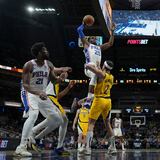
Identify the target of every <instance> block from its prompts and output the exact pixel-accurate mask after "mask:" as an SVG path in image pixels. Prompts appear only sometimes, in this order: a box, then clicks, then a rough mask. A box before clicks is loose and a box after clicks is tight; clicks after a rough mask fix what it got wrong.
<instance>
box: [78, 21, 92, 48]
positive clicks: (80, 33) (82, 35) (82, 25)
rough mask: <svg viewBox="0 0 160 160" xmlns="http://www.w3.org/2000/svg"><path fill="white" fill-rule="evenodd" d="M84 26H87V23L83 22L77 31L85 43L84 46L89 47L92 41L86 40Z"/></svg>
mask: <svg viewBox="0 0 160 160" xmlns="http://www.w3.org/2000/svg"><path fill="white" fill-rule="evenodd" d="M84 27H85V24H84V23H82V24H81V25H80V26H79V27H78V28H77V32H78V35H79V38H80V39H81V41H82V43H83V46H84V48H87V47H88V46H89V44H90V43H89V42H88V41H87V40H86V38H85V35H84V33H83V30H84Z"/></svg>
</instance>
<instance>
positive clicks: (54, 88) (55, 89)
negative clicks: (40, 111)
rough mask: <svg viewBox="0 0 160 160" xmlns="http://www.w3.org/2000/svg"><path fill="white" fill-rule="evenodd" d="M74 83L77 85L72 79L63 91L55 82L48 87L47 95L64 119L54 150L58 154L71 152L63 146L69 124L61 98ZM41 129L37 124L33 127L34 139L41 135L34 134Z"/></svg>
mask: <svg viewBox="0 0 160 160" xmlns="http://www.w3.org/2000/svg"><path fill="white" fill-rule="evenodd" d="M74 85H75V81H70V82H69V84H68V86H67V87H66V88H65V89H64V90H63V91H61V92H59V84H58V83H56V84H53V83H51V82H49V84H48V86H47V88H46V94H47V96H48V97H49V99H50V100H51V101H52V103H53V105H54V106H55V107H56V108H58V109H59V111H60V112H61V117H62V120H63V122H62V124H61V125H60V126H59V137H58V145H57V148H56V149H55V150H54V153H55V154H56V155H66V154H67V155H68V154H69V152H68V151H66V150H64V148H63V142H64V138H65V135H66V131H67V126H68V118H67V116H66V113H65V110H64V109H63V107H62V106H61V104H60V103H59V99H61V98H62V97H64V96H65V95H66V94H67V93H68V92H69V91H70V89H71V88H72V87H73V86H74ZM39 130H40V127H37V126H35V127H34V128H33V129H32V133H34V134H32V139H37V138H40V137H37V136H34V135H36V134H38V132H39ZM32 147H33V149H34V148H35V147H36V146H35V145H34V144H32ZM34 150H37V149H36V148H35V149H34Z"/></svg>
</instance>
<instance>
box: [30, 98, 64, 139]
mask: <svg viewBox="0 0 160 160" xmlns="http://www.w3.org/2000/svg"><path fill="white" fill-rule="evenodd" d="M39 109H40V112H41V114H42V115H43V116H44V117H45V118H46V119H45V120H44V121H42V122H41V123H39V124H38V125H36V126H35V127H34V128H33V130H32V131H33V133H34V135H35V138H36V139H41V138H43V137H44V136H46V135H47V134H48V133H50V132H51V131H53V130H54V129H56V128H57V127H58V126H60V125H61V124H62V123H63V119H62V116H61V113H60V111H59V109H58V108H57V107H56V106H54V105H53V103H52V102H51V101H50V99H47V100H45V101H41V103H40V104H39ZM42 129H43V130H42ZM40 130H42V131H41V132H40V133H39V131H40Z"/></svg>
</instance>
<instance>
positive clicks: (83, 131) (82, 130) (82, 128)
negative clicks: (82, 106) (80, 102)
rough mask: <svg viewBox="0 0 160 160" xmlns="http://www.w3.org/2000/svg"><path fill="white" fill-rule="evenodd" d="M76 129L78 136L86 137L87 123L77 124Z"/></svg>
mask: <svg viewBox="0 0 160 160" xmlns="http://www.w3.org/2000/svg"><path fill="white" fill-rule="evenodd" d="M77 128H78V134H82V135H84V136H86V135H87V131H88V123H87V122H86V123H83V122H78V125H77Z"/></svg>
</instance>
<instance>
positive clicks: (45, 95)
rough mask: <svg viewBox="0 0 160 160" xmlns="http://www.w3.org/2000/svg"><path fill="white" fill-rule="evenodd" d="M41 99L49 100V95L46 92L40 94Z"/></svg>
mask: <svg viewBox="0 0 160 160" xmlns="http://www.w3.org/2000/svg"><path fill="white" fill-rule="evenodd" d="M39 97H40V99H41V100H47V94H46V93H45V92H43V91H42V92H40V94H39Z"/></svg>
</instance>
